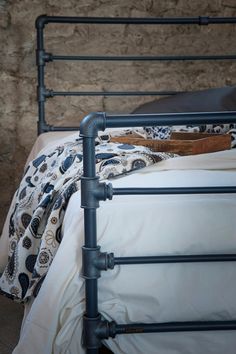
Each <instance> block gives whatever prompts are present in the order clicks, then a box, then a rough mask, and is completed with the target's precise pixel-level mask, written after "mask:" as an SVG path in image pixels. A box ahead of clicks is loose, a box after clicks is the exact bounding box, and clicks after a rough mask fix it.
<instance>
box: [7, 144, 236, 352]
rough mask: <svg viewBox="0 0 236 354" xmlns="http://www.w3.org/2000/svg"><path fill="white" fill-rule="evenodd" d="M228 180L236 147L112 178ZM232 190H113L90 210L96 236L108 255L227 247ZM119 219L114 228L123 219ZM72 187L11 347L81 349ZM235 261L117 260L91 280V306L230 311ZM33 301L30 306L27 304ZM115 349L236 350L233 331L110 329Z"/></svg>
mask: <svg viewBox="0 0 236 354" xmlns="http://www.w3.org/2000/svg"><path fill="white" fill-rule="evenodd" d="M235 184H236V150H230V151H224V152H220V153H214V154H205V155H199V156H193V157H181V158H176V159H171V160H167V161H163V162H160V163H159V164H156V165H153V166H150V167H147V168H145V169H143V170H140V171H139V172H136V173H132V175H129V176H126V177H122V178H119V179H116V180H114V181H113V186H114V187H125V186H132V187H135V186H149V187H151V186H152V187H161V186H209V185H211V186H213V185H214V186H217V185H235ZM235 215H236V198H235V196H234V195H229V194H228V195H192V196H186V195H183V196H148V197H147V196H146V197H145V196H120V197H118V196H115V197H114V198H113V201H106V202H102V203H101V207H100V208H99V209H98V218H97V219H98V244H99V245H101V247H102V251H105V252H114V253H115V256H135V255H165V254H198V253H224V252H225V253H227V252H229V253H230V252H231V253H235V252H236V218H235ZM121 226H122V227H121ZM83 243H84V242H83V211H82V209H80V194H79V192H77V193H75V194H74V195H73V196H72V197H71V199H70V202H69V205H68V208H67V211H66V215H65V219H64V224H63V240H62V242H61V245H60V247H59V249H58V251H57V254H56V256H55V258H54V260H53V263H52V265H51V267H50V270H49V272H48V274H47V277H46V279H45V281H44V283H43V285H42V288H41V290H40V292H39V294H38V297H37V298H36V299H35V300H34V303H33V304H30V303H28V304H27V305H26V313H25V319H24V323H23V327H22V332H21V338H20V342H19V344H18V346H17V347H16V348H15V350H14V352H13V353H14V354H25V353H34V354H52V353H53V354H78V353H79V354H81V353H84V350H83V349H82V347H81V331H82V328H81V324H82V323H81V319H82V314H83V311H84V281H83V279H82V278H81V276H80V273H81V265H82V264H81V246H82V245H83ZM235 292H236V267H235V263H233V262H232V263H231V262H230V263H204V264H199V263H195V264H190V263H189V264H168V265H167V264H164V265H143V266H133V265H132V266H131V265H130V266H128V265H127V266H125V265H124V266H120V267H117V266H116V267H115V269H114V270H110V271H107V272H103V274H102V277H101V278H100V279H99V309H100V311H101V313H102V314H103V315H104V316H105V317H106V318H111V319H114V320H116V321H117V322H118V323H125V322H155V321H158V322H166V321H186V320H224V319H225V320H228V319H236V296H235ZM31 305H32V306H31ZM106 344H107V345H108V346H109V347H110V348H111V350H112V351H113V352H114V353H120V354H121V353H122V354H123V353H125V354H144V353H145V354H211V353H212V354H213V353H214V354H222V353H227V354H235V348H236V336H235V332H234V331H227V332H226V331H217V332H193V333H191V332H188V333H187V332H183V333H162V334H140V335H118V336H117V337H116V338H115V339H110V340H108V341H106Z"/></svg>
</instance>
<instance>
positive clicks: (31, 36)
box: [0, 0, 236, 228]
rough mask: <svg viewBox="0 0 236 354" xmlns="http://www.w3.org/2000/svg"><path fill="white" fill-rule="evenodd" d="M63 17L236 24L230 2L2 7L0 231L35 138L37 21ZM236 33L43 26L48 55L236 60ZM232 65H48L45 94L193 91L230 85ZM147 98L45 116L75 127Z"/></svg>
mask: <svg viewBox="0 0 236 354" xmlns="http://www.w3.org/2000/svg"><path fill="white" fill-rule="evenodd" d="M40 14H47V15H64V16H113V17H114V16H115V17H127V16H130V17H163V16H168V17H177V16H193V17H195V16H199V15H200V16H204V15H206V16H236V2H235V0H212V1H201V0H191V1H187V0H160V1H155V0H142V1H137V0H113V1H112V0H67V1H62V0H0V43H1V45H0V164H1V168H0V179H1V184H0V201H1V203H0V228H1V225H2V223H3V220H4V218H5V215H6V212H7V208H8V206H9V203H10V200H11V197H12V195H13V193H14V190H15V188H16V186H17V184H18V182H19V180H20V177H21V175H22V171H23V166H24V161H25V159H26V157H27V155H28V153H29V151H30V149H31V147H32V145H33V143H34V141H35V139H36V135H37V132H36V130H37V102H36V85H37V84H36V79H37V70H36V66H35V42H36V41H35V27H34V23H35V18H36V17H37V16H38V15H40ZM235 30H236V26H230V25H224V26H218V25H213V26H202V27H200V26H194V27H190V26H188V25H185V26H182V27H178V28H177V27H176V26H164V27H160V26H146V27H145V26H127V25H126V26H125V25H119V26H118V25H117V26H110V27H109V29H108V28H107V27H105V26H95V25H77V26H73V25H70V26H68V25H63V26H62V25H61V26H58V25H48V26H47V27H46V31H45V33H46V50H47V51H48V52H52V53H53V54H74V55H76V54H78V55H79V54H80V55H86V54H98V55H99V54H100V55H102V54H110V55H116V54H122V55H129V54H130V55H132V54H133V55H135V54H143V55H164V54H166V55H170V54H179V55H181V54H185V53H188V54H200V53H202V54H205V55H206V54H211V53H214V54H220V53H221V54H222V52H227V53H235V52H236V41H235ZM235 78H236V64H235V63H233V62H227V63H225V64H223V63H222V62H220V61H219V62H215V63H212V62H198V63H196V62H195V63H194V62H178V63H175V64H174V63H168V62H165V63H160V62H158V63H157V62H156V63H155V62H151V63H150V62H149V63H142V62H129V63H128V62H121V63H116V64H114V63H106V64H105V65H104V63H102V62H96V63H94V62H92V63H90V64H88V63H85V62H80V63H78V62H77V63H75V62H69V63H66V64H65V63H63V64H62V62H53V63H49V64H48V65H47V70H46V86H47V88H49V89H50V88H53V89H55V90H58V91H59V90H69V89H70V90H74V91H75V90H90V89H93V90H134V89H140V90H154V89H158V90H166V89H168V90H195V89H204V88H208V87H220V86H225V85H233V84H235ZM148 99H149V100H150V97H145V98H142V99H140V98H132V99H131V98H102V97H100V98H88V97H81V98H73V97H70V98H68V97H67V98H63V97H57V98H53V99H50V100H48V102H47V104H46V116H47V119H48V121H49V122H54V123H55V124H57V125H63V124H66V125H68V124H69V122H70V123H73V124H78V123H79V121H80V120H81V118H82V117H83V116H84V115H86V114H87V113H88V112H90V111H94V110H95V111H98V110H106V111H108V112H129V111H131V110H132V109H133V108H134V107H135V106H137V104H138V103H139V102H144V101H145V100H148Z"/></svg>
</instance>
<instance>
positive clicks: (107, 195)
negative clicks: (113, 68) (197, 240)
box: [36, 15, 236, 354]
mask: <svg viewBox="0 0 236 354" xmlns="http://www.w3.org/2000/svg"><path fill="white" fill-rule="evenodd" d="M48 23H66V24H70V23H73V24H77V23H79V24H83V23H86V24H147V25H149V24H156V25H159V24H163V25H164V24H170V25H171V24H182V25H184V24H195V25H196V24H197V25H209V24H225V23H234V24H235V23H236V17H230V18H229V17H228V18H223V17H221V18H219V17H216V18H210V17H196V18H82V17H53V16H46V15H42V16H39V17H38V18H37V20H36V29H37V50H36V56H37V66H38V90H37V94H38V95H37V96H38V112H39V120H38V132H39V134H40V133H42V132H48V131H62V130H63V131H64V130H68V131H69V130H78V127H56V126H51V125H49V124H48V123H47V122H46V119H45V101H46V99H47V98H49V97H54V96H120V95H130V96H134V95H174V94H176V93H177V92H175V91H151V92H142V91H132V92H96V91H95V92H94V91H91V92H83V91H81V92H69V91H68V92H66V91H65V92H58V91H53V90H49V89H47V88H46V87H45V84H44V74H45V72H44V68H45V65H46V64H47V63H48V62H50V61H53V60H78V61H81V60H98V61H106V60H111V61H117V60H132V61H134V60H135V61H136V60H137V61H138V60H157V61H158V60H159V61H166V60H168V61H169V60H235V59H236V55H208V56H202V55H201V56H141V57H140V56H125V57H118V56H68V55H53V54H51V53H47V52H45V49H44V32H43V31H44V27H45V25H46V24H48ZM203 123H204V124H212V123H236V111H230V112H200V113H171V114H169V113H162V114H141V115H133V114H132V115H130V114H123V115H107V114H106V113H101V112H98V113H91V114H90V115H88V116H87V117H85V118H84V119H83V121H82V122H81V124H80V135H81V137H83V154H84V159H83V161H84V165H83V168H84V172H83V176H82V177H81V207H82V208H83V209H84V228H85V229H84V238H85V241H84V246H83V248H82V258H83V277H84V279H85V298H86V310H85V314H84V319H83V345H84V347H85V348H86V351H87V353H88V354H97V353H98V352H99V348H100V347H101V345H102V341H103V340H104V339H108V338H109V337H113V338H114V337H115V336H116V335H118V334H129V333H153V332H180V331H211V330H236V320H231V321H191V322H170V323H149V324H144V323H137V324H122V325H121V324H117V323H116V322H115V321H107V320H103V319H102V317H101V314H100V313H99V309H98V288H97V284H98V278H99V277H100V276H101V272H102V271H106V270H108V269H113V268H114V267H115V266H116V265H124V264H148V263H179V262H186V263H188V262H232V261H236V254H205V255H200V254H199V255H173V256H152V257H145V256H144V257H115V256H114V254H113V253H107V252H101V251H100V246H99V245H97V229H96V210H97V208H98V207H99V201H101V200H103V201H105V200H107V199H109V200H111V199H112V198H113V196H115V195H127V194H129V195H131V194H159V195H160V194H162V195H167V194H208V193H209V194H211V193H236V187H235V186H227V187H226V186H225V187H181V188H177V187H175V188H113V187H112V184H111V183H109V184H107V183H101V182H99V177H98V176H96V171H95V138H96V137H97V134H98V131H100V130H101V131H103V130H105V129H106V128H116V127H132V126H133V127H134V126H135V127H137V126H140V127H141V126H153V125H159V126H161V125H165V126H166V125H167V126H171V125H186V124H196V125H200V124H203Z"/></svg>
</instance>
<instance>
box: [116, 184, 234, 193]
mask: <svg viewBox="0 0 236 354" xmlns="http://www.w3.org/2000/svg"><path fill="white" fill-rule="evenodd" d="M222 193H225V194H226V193H236V187H234V186H227V187H224V186H223V187H166V188H113V195H144V194H149V195H150V194H155V195H156V194H159V195H165V194H168V195H169V194H173V195H174V194H222Z"/></svg>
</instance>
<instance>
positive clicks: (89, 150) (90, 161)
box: [83, 137, 98, 354]
mask: <svg viewBox="0 0 236 354" xmlns="http://www.w3.org/2000/svg"><path fill="white" fill-rule="evenodd" d="M83 155H84V166H83V167H84V173H83V176H84V177H89V178H95V177H96V170H95V139H94V137H84V138H83ZM88 197H89V196H88ZM84 235H85V237H84V238H85V242H84V245H85V247H88V248H96V247H97V220H96V208H95V207H94V208H85V209H84ZM85 298H86V309H85V316H86V317H87V318H89V319H90V320H92V319H94V320H95V319H96V318H97V317H98V289H97V279H85ZM86 353H87V354H97V353H98V348H94V349H91V348H87V349H86Z"/></svg>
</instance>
